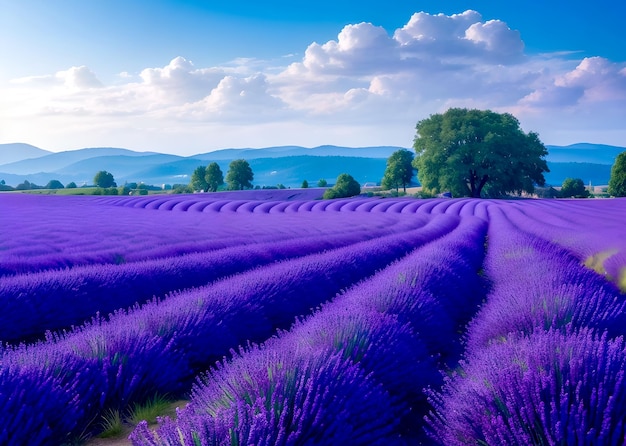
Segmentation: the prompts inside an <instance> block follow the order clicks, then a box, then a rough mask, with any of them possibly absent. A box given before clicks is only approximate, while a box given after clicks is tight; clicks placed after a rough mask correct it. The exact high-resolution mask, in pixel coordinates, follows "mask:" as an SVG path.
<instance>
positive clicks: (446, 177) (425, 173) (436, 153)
mask: <svg viewBox="0 0 626 446" xmlns="http://www.w3.org/2000/svg"><path fill="white" fill-rule="evenodd" d="M416 131H417V132H416V136H415V140H414V143H413V147H414V149H415V152H416V154H417V157H416V158H415V161H414V166H415V167H416V168H417V169H418V173H417V176H418V179H419V181H420V183H422V186H423V187H424V188H425V189H427V190H430V191H432V192H434V193H440V192H445V191H450V192H451V193H452V194H453V196H470V197H480V196H481V194H482V193H483V192H484V195H486V196H490V197H498V196H503V195H505V194H507V193H509V192H515V193H520V192H522V191H526V192H529V193H532V192H533V191H534V186H535V184H538V185H540V186H543V185H544V184H545V178H544V176H543V172H549V169H548V165H547V163H546V161H545V159H544V157H545V156H546V155H547V154H548V151H547V149H546V147H545V146H544V145H543V143H542V142H541V141H540V140H539V137H538V135H537V134H536V133H533V132H530V133H528V134H526V133H524V132H523V131H522V130H521V128H520V125H519V121H518V120H517V119H516V118H515V117H514V116H513V115H511V114H509V113H502V114H500V113H494V112H492V111H490V110H486V111H482V110H468V109H460V108H451V109H449V110H448V111H446V112H445V113H444V114H434V115H431V116H430V117H429V118H428V119H424V120H422V121H419V122H418V123H417V126H416Z"/></svg>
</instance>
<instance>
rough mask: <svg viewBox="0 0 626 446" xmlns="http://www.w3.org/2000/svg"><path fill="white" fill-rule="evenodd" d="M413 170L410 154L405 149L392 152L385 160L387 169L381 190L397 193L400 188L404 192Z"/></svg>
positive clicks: (411, 155) (411, 154)
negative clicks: (393, 190) (394, 190)
mask: <svg viewBox="0 0 626 446" xmlns="http://www.w3.org/2000/svg"><path fill="white" fill-rule="evenodd" d="M414 170H415V169H414V168H413V153H412V152H410V151H408V150H406V149H401V150H397V151H395V152H393V153H392V154H391V156H390V157H389V158H388V159H387V168H386V169H385V175H384V176H383V180H382V183H381V185H382V188H383V190H389V189H396V192H398V190H399V188H400V186H402V188H403V190H404V192H406V186H407V185H408V184H409V183H411V178H413V171H414Z"/></svg>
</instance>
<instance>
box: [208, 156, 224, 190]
mask: <svg viewBox="0 0 626 446" xmlns="http://www.w3.org/2000/svg"><path fill="white" fill-rule="evenodd" d="M204 180H205V182H206V184H207V188H208V191H209V192H217V189H218V188H219V187H220V186H221V185H222V184H224V174H223V173H222V169H220V166H219V165H218V164H217V163H216V162H212V163H211V164H209V165H208V166H207V167H206V174H205V175H204Z"/></svg>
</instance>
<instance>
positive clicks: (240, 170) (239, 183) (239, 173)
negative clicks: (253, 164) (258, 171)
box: [226, 159, 254, 190]
mask: <svg viewBox="0 0 626 446" xmlns="http://www.w3.org/2000/svg"><path fill="white" fill-rule="evenodd" d="M253 179H254V174H253V173H252V169H251V168H250V164H248V162H247V161H246V160H244V159H238V160H234V161H231V163H230V164H229V165H228V173H226V182H227V183H228V188H229V189H230V190H243V189H249V188H252V180H253Z"/></svg>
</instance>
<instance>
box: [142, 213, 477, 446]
mask: <svg viewBox="0 0 626 446" xmlns="http://www.w3.org/2000/svg"><path fill="white" fill-rule="evenodd" d="M486 226H487V225H486V222H485V221H483V220H480V219H477V218H473V217H467V218H465V219H463V220H462V221H461V224H460V226H459V227H457V228H456V229H455V230H453V231H452V232H450V233H449V234H447V235H445V237H442V238H440V239H438V240H435V241H433V242H431V243H429V244H427V245H425V246H424V247H422V248H418V249H417V250H415V252H414V253H412V254H410V255H409V256H407V257H405V258H403V259H401V260H399V261H398V262H396V263H394V264H393V265H391V266H389V267H388V268H386V269H385V270H383V271H381V272H380V273H378V274H377V275H376V276H375V277H374V278H372V279H369V280H366V281H364V282H362V283H360V284H358V285H356V286H354V287H353V288H351V289H350V290H348V291H347V292H345V293H343V294H342V295H340V296H338V297H337V298H336V299H335V300H334V301H333V302H332V303H329V304H327V305H324V306H323V307H322V308H321V309H320V310H319V311H317V312H316V313H315V314H313V315H312V316H310V317H308V318H306V319H304V320H301V321H299V322H298V323H296V324H295V325H294V327H292V329H291V330H290V331H288V332H283V333H281V334H280V335H279V336H278V337H276V338H273V339H271V340H269V341H268V342H266V343H265V344H263V345H261V346H254V347H250V348H247V349H242V350H240V352H239V353H238V354H237V355H236V356H235V357H234V358H233V359H230V360H228V361H225V362H223V363H222V364H220V365H218V366H217V367H216V368H214V369H212V370H211V371H209V372H208V373H207V374H206V375H203V376H201V377H200V378H199V380H198V381H197V383H196V384H195V385H194V388H193V390H192V398H191V402H190V404H189V405H188V406H187V407H186V408H184V409H182V410H180V411H178V414H177V418H176V420H172V419H169V418H166V419H164V420H162V421H161V425H160V427H159V428H158V429H157V430H156V431H153V430H151V429H149V428H148V426H147V423H143V424H141V425H140V426H139V427H138V428H137V429H136V430H135V432H134V433H133V434H132V435H131V438H132V440H133V444H135V445H142V446H143V445H163V444H189V445H192V444H202V445H230V444H255V445H287V444H308V443H314V444H328V445H336V444H355V445H358V444H363V445H365V444H367V445H372V444H381V445H389V444H406V443H407V442H418V441H419V440H420V437H421V433H422V429H421V427H422V421H421V419H422V417H423V416H424V415H425V412H424V408H425V407H426V406H425V404H424V403H425V401H424V394H423V392H422V390H423V389H424V388H425V387H427V386H438V385H439V383H440V381H441V375H440V374H439V369H442V368H445V367H447V366H448V365H449V364H451V363H453V362H454V361H456V360H457V359H458V356H459V354H460V335H459V332H460V330H461V329H462V327H463V326H464V325H465V324H466V323H467V322H468V320H469V319H470V318H471V316H472V315H473V313H474V311H475V309H476V307H477V305H478V303H479V302H480V301H481V299H482V298H483V297H484V293H485V290H484V283H483V280H482V278H481V277H480V276H479V275H478V274H477V273H478V271H479V270H480V268H481V265H482V260H483V255H484V236H485V233H486Z"/></svg>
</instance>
